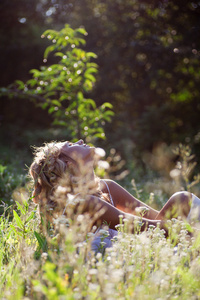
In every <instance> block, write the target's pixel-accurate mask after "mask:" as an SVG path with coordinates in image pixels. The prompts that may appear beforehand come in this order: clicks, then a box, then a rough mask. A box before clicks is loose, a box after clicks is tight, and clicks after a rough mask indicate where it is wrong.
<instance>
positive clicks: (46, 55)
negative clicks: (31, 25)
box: [44, 45, 56, 59]
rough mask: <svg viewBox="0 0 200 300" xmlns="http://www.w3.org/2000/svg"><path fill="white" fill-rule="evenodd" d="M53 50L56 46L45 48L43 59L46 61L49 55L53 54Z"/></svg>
mask: <svg viewBox="0 0 200 300" xmlns="http://www.w3.org/2000/svg"><path fill="white" fill-rule="evenodd" d="M55 49H56V45H51V46H49V47H47V48H46V50H45V51H44V58H45V59H47V58H48V55H49V53H51V52H53V51H54V50H55Z"/></svg>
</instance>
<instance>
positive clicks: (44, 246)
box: [34, 231, 47, 251]
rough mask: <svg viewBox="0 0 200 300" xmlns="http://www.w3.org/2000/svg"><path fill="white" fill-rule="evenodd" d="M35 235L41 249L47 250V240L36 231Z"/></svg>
mask: <svg viewBox="0 0 200 300" xmlns="http://www.w3.org/2000/svg"><path fill="white" fill-rule="evenodd" d="M34 235H35V237H36V239H37V241H38V244H39V246H40V248H41V249H42V250H43V251H45V250H47V241H46V238H44V237H42V236H41V235H40V234H39V233H38V232H37V231H34Z"/></svg>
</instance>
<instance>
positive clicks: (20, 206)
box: [16, 201, 26, 215]
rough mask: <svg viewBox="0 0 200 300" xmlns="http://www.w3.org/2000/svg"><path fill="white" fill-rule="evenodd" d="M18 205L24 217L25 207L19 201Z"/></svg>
mask: <svg viewBox="0 0 200 300" xmlns="http://www.w3.org/2000/svg"><path fill="white" fill-rule="evenodd" d="M16 204H17V208H18V209H19V210H20V212H21V213H22V215H25V214H26V210H25V209H24V208H23V206H22V205H21V204H20V203H19V202H18V201H16Z"/></svg>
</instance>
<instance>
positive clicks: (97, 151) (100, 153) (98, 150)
mask: <svg viewBox="0 0 200 300" xmlns="http://www.w3.org/2000/svg"><path fill="white" fill-rule="evenodd" d="M95 154H96V155H98V156H100V157H104V156H105V155H106V152H105V150H104V149H102V148H95Z"/></svg>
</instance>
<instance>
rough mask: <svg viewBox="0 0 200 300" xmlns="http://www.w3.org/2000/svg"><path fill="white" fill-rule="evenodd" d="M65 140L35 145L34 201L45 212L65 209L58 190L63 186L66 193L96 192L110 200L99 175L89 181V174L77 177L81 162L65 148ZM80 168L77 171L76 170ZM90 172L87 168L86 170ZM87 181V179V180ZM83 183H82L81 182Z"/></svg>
mask: <svg viewBox="0 0 200 300" xmlns="http://www.w3.org/2000/svg"><path fill="white" fill-rule="evenodd" d="M63 145H64V143H61V142H51V143H45V144H44V146H43V147H34V160H33V163H32V164H31V166H30V169H29V174H30V177H31V178H32V179H33V186H34V187H33V193H32V196H33V201H34V202H35V203H36V204H39V211H40V213H41V212H43V213H44V214H45V215H46V214H49V212H50V213H51V215H53V213H55V212H59V211H62V209H63V205H64V204H63V203H61V201H60V199H59V197H58V194H57V190H58V187H59V186H64V187H65V194H66V199H67V194H72V195H74V194H76V193H80V190H81V193H82V195H83V194H84V195H86V194H90V195H91V194H92V195H95V196H97V197H102V198H103V199H104V200H105V201H108V202H110V201H109V199H108V197H107V196H106V195H104V194H103V193H102V192H101V191H100V188H99V178H97V177H96V178H95V182H94V183H93V184H91V182H88V180H87V175H85V176H82V175H81V174H80V177H77V169H78V168H77V167H78V164H77V162H76V161H75V160H73V159H72V158H71V157H69V156H67V155H66V153H65V152H63V151H62V146H63ZM75 171H76V172H75ZM86 172H87V170H86ZM84 180H85V181H84ZM80 182H81V184H80Z"/></svg>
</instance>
